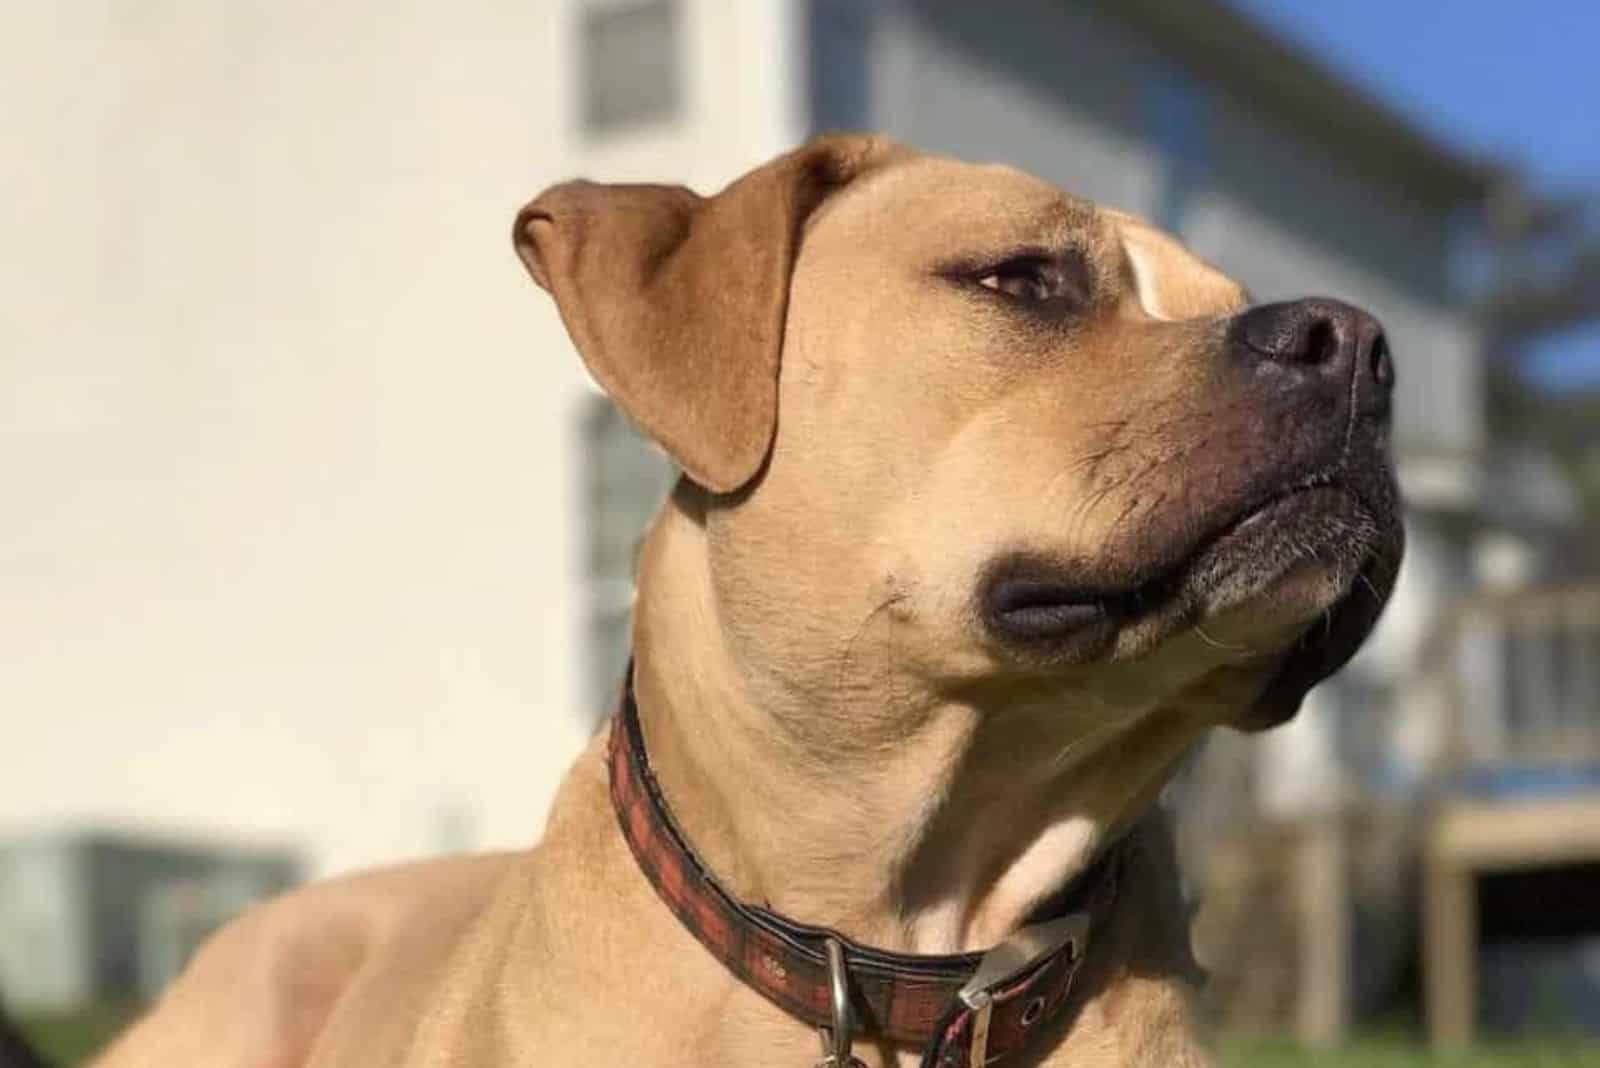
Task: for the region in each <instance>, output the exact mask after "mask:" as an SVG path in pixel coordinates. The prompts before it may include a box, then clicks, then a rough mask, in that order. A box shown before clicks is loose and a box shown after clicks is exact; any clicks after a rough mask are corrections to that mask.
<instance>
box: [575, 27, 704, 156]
mask: <svg viewBox="0 0 1600 1068" xmlns="http://www.w3.org/2000/svg"><path fill="white" fill-rule="evenodd" d="M680 21H681V20H680V18H679V12H678V4H677V3H675V2H673V0H649V2H646V3H639V2H633V3H619V2H616V0H607V2H595V3H593V6H592V7H590V8H589V10H587V11H585V12H584V14H583V24H582V29H581V38H580V54H581V57H582V62H581V63H580V66H579V76H580V77H581V78H582V79H583V91H582V94H581V96H582V100H583V128H584V130H585V131H587V132H588V133H591V134H600V135H604V134H609V133H615V132H617V131H619V130H626V129H629V128H632V127H635V126H644V125H649V124H650V123H657V122H661V121H662V120H664V119H669V118H671V117H672V116H673V115H675V114H677V112H678V110H679V107H680V104H681V102H680V97H681V95H682V86H681V85H680V84H679V83H680V81H681V78H680V70H679V68H680V66H681V64H680V62H679V57H680V54H681V48H680V41H679V34H680V31H679V23H680Z"/></svg>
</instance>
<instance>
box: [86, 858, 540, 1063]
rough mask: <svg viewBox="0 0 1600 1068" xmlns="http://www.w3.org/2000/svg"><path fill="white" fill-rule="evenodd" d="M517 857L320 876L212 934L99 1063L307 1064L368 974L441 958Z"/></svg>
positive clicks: (435, 862) (426, 863)
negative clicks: (335, 1016)
mask: <svg viewBox="0 0 1600 1068" xmlns="http://www.w3.org/2000/svg"><path fill="white" fill-rule="evenodd" d="M517 856H518V854H509V853H507V854H484V855H475V856H463V857H450V858H445V859H440V860H431V861H424V862H420V863H415V864H408V865H403V866H400V867H395V868H388V869H383V870H378V871H372V872H366V873H362V874H358V875H353V876H347V877H344V878H338V879H331V880H328V881H326V882H319V883H313V884H310V885H308V886H305V887H302V888H300V889H297V890H294V891H292V892H290V893H287V894H285V895H283V896H281V897H278V898H274V899H272V900H269V901H266V902H263V903H261V904H259V905H256V906H255V907H253V908H251V909H249V910H247V911H246V912H244V913H243V914H241V915H240V916H239V917H238V918H236V919H234V920H233V921H232V922H230V923H228V924H226V925H225V926H224V927H222V928H221V929H220V930H218V931H217V932H216V933H215V934H213V935H212V936H211V937H210V938H209V939H208V940H207V941H206V942H205V944H204V945H202V946H201V948H200V950H199V951H198V952H197V953H196V954H195V956H194V958H193V960H192V961H191V962H190V963H189V965H188V966H187V967H186V968H185V969H184V971H183V973H182V974H181V975H180V976H179V977H178V979H177V980H176V981H175V982H174V983H173V985H172V987H171V988H170V989H169V990H168V991H167V992H166V994H165V995H164V996H163V997H162V999H161V1000H160V1001H159V1002H158V1003H157V1004H156V1006H155V1007H154V1008H153V1009H152V1010H151V1012H150V1013H149V1014H148V1015H146V1016H145V1017H144V1018H143V1019H142V1020H141V1021H140V1022H139V1023H137V1024H136V1025H135V1026H134V1027H133V1028H132V1029H131V1030H130V1031H129V1032H128V1033H127V1034H126V1035H124V1036H123V1037H122V1038H121V1039H120V1040H119V1041H118V1042H117V1043H116V1044H114V1045H113V1046H112V1048H111V1049H110V1051H109V1052H108V1053H107V1054H105V1056H104V1058H103V1059H102V1060H101V1061H98V1062H96V1063H97V1065H99V1066H100V1068H139V1066H143V1065H156V1064H163V1065H167V1064H174V1063H192V1064H198V1063H206V1064H213V1065H228V1066H233V1065H237V1066H240V1068H245V1066H249V1068H288V1066H291V1065H292V1066H297V1068H298V1066H299V1065H302V1064H304V1063H305V1062H306V1060H307V1057H308V1056H309V1054H310V1052H311V1050H312V1048H313V1046H314V1044H315V1043H316V1042H317V1040H318V1038H319V1036H320V1034H321V1032H322V1030H323V1028H324V1026H325V1024H326V1023H327V1021H328V1020H329V1018H330V1017H331V1016H332V1014H333V1012H334V1010H335V1009H336V1007H337V1006H338V1005H339V1003H340V1001H341V1000H342V999H344V998H345V997H346V995H347V994H348V993H349V992H350V991H351V990H352V989H353V988H355V987H356V986H358V985H359V982H360V980H361V979H362V978H363V977H364V976H366V975H369V974H372V973H374V972H378V971H385V970H387V965H388V964H389V963H390V962H392V961H394V960H396V959H397V958H402V959H406V960H408V961H409V962H412V963H421V962H426V961H429V960H436V961H437V962H438V963H439V964H440V965H441V966H442V964H443V961H444V959H445V958H446V957H447V956H448V954H449V952H450V948H451V946H452V945H453V944H454V942H455V941H456V940H457V939H458V938H459V937H460V934H461V932H463V931H464V930H465V929H466V927H467V926H468V925H469V924H470V923H471V921H472V919H473V917H474V916H476V915H477V914H478V912H480V911H481V910H482V908H483V907H484V906H485V904H486V903H487V902H488V901H489V900H490V899H491V898H492V896H493V894H494V892H495V890H496V888H497V887H498V885H499V884H500V882H501V881H502V879H503V877H504V876H505V874H506V872H508V871H509V870H510V868H511V866H512V864H513V862H514V860H515V858H516V857H517ZM426 970H427V969H426V968H425V967H424V968H421V969H419V971H424V972H425V971H426ZM222 1051H227V1052H225V1053H224V1052H222Z"/></svg>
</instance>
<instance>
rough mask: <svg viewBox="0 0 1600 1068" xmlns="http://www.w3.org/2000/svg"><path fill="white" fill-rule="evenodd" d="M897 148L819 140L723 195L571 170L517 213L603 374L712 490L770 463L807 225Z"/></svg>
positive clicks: (516, 234) (584, 350) (639, 421)
mask: <svg viewBox="0 0 1600 1068" xmlns="http://www.w3.org/2000/svg"><path fill="white" fill-rule="evenodd" d="M884 149H885V144H884V143H883V142H881V141H878V140H875V139H872V138H866V137H831V138H823V139H819V140H816V141H812V142H810V143H809V144H807V145H805V146H804V147H802V148H799V149H797V150H796V151H794V152H791V153H789V154H787V155H784V156H780V157H778V158H777V159H775V160H773V161H772V162H771V163H768V164H766V165H765V166H763V167H760V168H758V169H757V170H754V171H752V172H750V173H749V174H747V175H745V176H744V177H743V178H740V179H739V180H738V181H736V182H734V183H733V184H732V185H730V186H728V188H726V189H724V190H723V191H722V192H721V193H718V194H717V195H715V196H712V197H701V196H698V195H696V194H695V193H693V192H691V191H690V190H688V189H685V188H683V187H682V186H664V185H601V184H596V183H593V182H583V181H577V182H567V183H565V184H563V185H558V186H554V187H552V188H550V189H547V190H545V191H544V192H543V193H541V194H539V196H538V197H537V198H535V199H534V200H533V202H532V203H530V204H529V205H528V206H527V207H525V208H523V209H522V211H521V212H519V213H518V215H517V220H516V225H515V227H514V228H513V234H512V237H513V240H514V242H515V244H516V248H517V254H518V255H519V256H521V257H522V262H523V263H524V264H525V265H526V266H527V268H528V272H529V273H530V274H531V275H533V280H534V281H535V282H537V283H539V285H541V286H543V287H544V288H545V289H547V290H548V291H549V292H550V293H551V295H552V296H554V297H555V300H556V304H557V306H558V307H559V309H560V311H561V319H562V321H563V322H564V323H565V324H566V327H567V332H568V333H569V334H571V335H572V340H573V342H574V343H575V344H576V345H577V347H578V352H579V353H580V354H581V355H582V357H583V360H584V362H585V363H586V364H587V365H588V367H589V371H590V373H591V374H593V375H594V377H595V380H596V381H597V382H599V384H600V386H601V388H603V389H604V390H605V391H606V392H607V393H608V394H609V395H610V396H611V398H612V400H614V401H616V403H617V405H618V406H619V407H620V408H621V409H622V410H623V412H624V413H625V414H626V415H627V416H628V418H629V419H631V420H632V421H633V422H634V424H635V425H636V426H638V427H639V429H640V430H642V431H643V432H644V433H645V434H646V435H647V436H649V437H651V438H652V439H654V440H655V441H656V442H657V443H658V444H660V445H661V446H662V447H663V448H664V449H666V450H667V453H668V454H669V455H670V456H671V457H672V458H673V460H674V461H676V462H677V464H678V466H679V467H681V468H683V470H684V472H685V473H686V474H688V476H689V477H690V478H692V479H693V480H694V481H695V482H697V483H699V484H700V485H702V486H704V487H705V488H706V489H709V490H711V491H712V492H715V493H731V492H733V491H735V490H738V489H740V488H741V487H743V486H744V485H745V484H746V483H748V482H749V481H750V480H751V479H753V478H754V477H755V476H756V474H757V473H758V472H759V471H760V470H761V468H762V466H763V464H764V463H765V461H766V457H767V452H768V450H769V449H770V448H771V445H772V439H773V435H774V433H775V431H776V429H777V419H778V360H779V352H780V351H781V349H782V347H783V325H784V315H785V312H786V310H787V307H788V299H789V275H790V272H791V270H792V268H793V266H794V257H795V252H796V249H797V247H798V245H799V239H800V233H801V229H802V227H803V225H804V223H805V220H806V218H807V216H809V215H810V214H811V212H812V211H814V210H815V209H816V207H817V206H818V205H819V204H821V203H822V201H823V200H824V199H826V198H827V196H828V195H829V194H830V193H831V192H832V191H834V190H836V189H838V188H840V187H841V186H843V185H845V184H846V183H848V182H849V181H850V180H851V179H853V178H854V177H856V176H857V175H858V174H860V173H861V172H862V171H864V170H865V169H866V168H867V167H868V166H870V165H871V164H872V162H874V161H875V160H876V159H877V158H879V157H880V156H881V155H882V154H883V152H884Z"/></svg>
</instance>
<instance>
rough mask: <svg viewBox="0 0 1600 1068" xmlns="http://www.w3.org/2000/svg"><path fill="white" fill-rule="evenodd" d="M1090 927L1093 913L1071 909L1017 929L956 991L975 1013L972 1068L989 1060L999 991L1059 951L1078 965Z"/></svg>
mask: <svg viewBox="0 0 1600 1068" xmlns="http://www.w3.org/2000/svg"><path fill="white" fill-rule="evenodd" d="M1089 927H1090V917H1089V913H1087V912H1069V913H1067V915H1065V916H1062V917H1060V918H1058V919H1054V920H1049V921H1047V922H1045V923H1035V924H1030V925H1029V926H1027V927H1024V928H1022V929H1021V930H1019V931H1015V932H1013V933H1012V934H1011V935H1010V936H1009V937H1007V938H1006V939H1005V940H1004V941H1002V942H1000V943H998V944H997V945H995V947H994V948H993V949H991V950H989V952H987V953H985V954H984V955H983V959H982V960H980V961H979V962H978V970H977V971H975V972H973V973H972V978H971V979H968V980H967V982H966V985H965V986H963V987H962V988H961V989H960V990H958V991H957V992H956V996H957V997H958V998H960V999H961V1003H962V1004H964V1005H965V1006H966V1007H967V1008H969V1009H971V1010H972V1013H973V1017H972V1046H971V1049H970V1051H969V1052H968V1055H967V1064H968V1065H970V1066H971V1068H983V1065H985V1064H986V1063H988V1052H989V1020H990V1017H991V1016H993V1014H994V995H995V991H996V990H998V989H999V988H1000V987H1002V986H1005V985H1006V984H1007V983H1010V982H1011V981H1012V980H1014V979H1017V978H1019V977H1021V976H1022V975H1024V974H1025V973H1027V972H1028V971H1029V969H1031V968H1033V967H1034V966H1035V965H1037V964H1039V963H1040V962H1042V961H1044V960H1047V959H1049V958H1051V957H1053V956H1055V955H1056V954H1057V953H1061V952H1065V953H1066V954H1067V960H1068V962H1069V963H1070V964H1072V965H1074V966H1076V964H1077V963H1078V961H1080V960H1082V959H1083V952H1084V950H1085V949H1086V948H1087V947H1088V944H1089Z"/></svg>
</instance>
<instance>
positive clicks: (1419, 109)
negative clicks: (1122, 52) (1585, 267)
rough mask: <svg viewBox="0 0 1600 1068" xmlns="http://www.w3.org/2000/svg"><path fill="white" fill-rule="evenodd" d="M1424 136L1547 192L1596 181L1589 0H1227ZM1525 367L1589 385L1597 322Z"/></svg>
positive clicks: (1594, 2)
mask: <svg viewBox="0 0 1600 1068" xmlns="http://www.w3.org/2000/svg"><path fill="white" fill-rule="evenodd" d="M1232 2H1233V4H1234V6H1235V7H1236V8H1238V9H1239V10H1241V11H1244V12H1247V13H1249V14H1252V15H1255V16H1256V17H1257V18H1259V19H1261V20H1262V21H1263V22H1264V23H1266V24H1267V25H1269V26H1271V27H1272V28H1274V29H1276V30H1277V31H1278V32H1279V33H1281V34H1282V35H1283V36H1285V37H1287V38H1289V39H1291V40H1294V41H1297V42H1299V43H1300V44H1302V45H1304V46H1306V47H1308V48H1310V49H1311V50H1313V51H1315V52H1316V53H1317V54H1318V55H1320V56H1321V57H1322V59H1323V61H1324V62H1326V63H1327V64H1329V65H1330V66H1331V67H1333V69H1335V70H1336V71H1339V72H1340V73H1342V74H1344V75H1345V76H1346V77H1348V78H1350V79H1351V80H1353V81H1355V82H1357V83H1358V84H1361V85H1363V86H1365V87H1366V88H1367V89H1369V90H1370V91H1372V92H1373V93H1374V94H1375V95H1377V96H1378V97H1379V98H1380V99H1383V100H1385V101H1387V102H1388V103H1389V104H1390V105H1391V106H1393V107H1395V108H1396V109H1398V110H1399V111H1400V112H1402V113H1403V114H1405V115H1406V116H1408V117H1409V118H1411V119H1412V120H1413V121H1414V122H1415V123H1416V124H1418V125H1419V126H1421V127H1423V128H1424V129H1425V130H1427V131H1428V132H1429V133H1431V134H1433V135H1434V136H1435V137H1436V138H1438V139H1439V140H1441V141H1444V142H1445V143H1447V144H1450V145H1453V146H1455V147H1456V148H1458V149H1460V150H1462V151H1464V152H1466V153H1469V154H1474V155H1484V156H1487V157H1490V158H1493V159H1498V160H1503V161H1506V162H1510V163H1513V164H1516V165H1517V166H1519V167H1521V168H1523V169H1524V170H1525V171H1526V172H1527V173H1528V175H1529V176H1530V177H1531V178H1532V179H1533V180H1534V182H1535V183H1536V185H1537V186H1539V187H1542V188H1546V189H1551V190H1558V191H1559V190H1574V189H1581V188H1585V187H1588V188H1593V189H1597V190H1600V0H1522V2H1520V3H1507V2H1505V0H1498V2H1495V0H1232ZM1529 370H1530V374H1531V376H1532V377H1533V378H1534V379H1535V380H1536V381H1538V382H1540V383H1542V384H1545V385H1548V386H1551V387H1556V388H1560V387H1563V386H1572V385H1600V327H1595V328H1590V329H1586V330H1579V331H1569V332H1567V333H1566V334H1564V335H1563V336H1561V337H1559V338H1552V339H1550V340H1549V342H1547V343H1545V344H1542V345H1540V346H1537V347H1536V351H1534V352H1533V353H1531V359H1530V361H1529Z"/></svg>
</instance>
